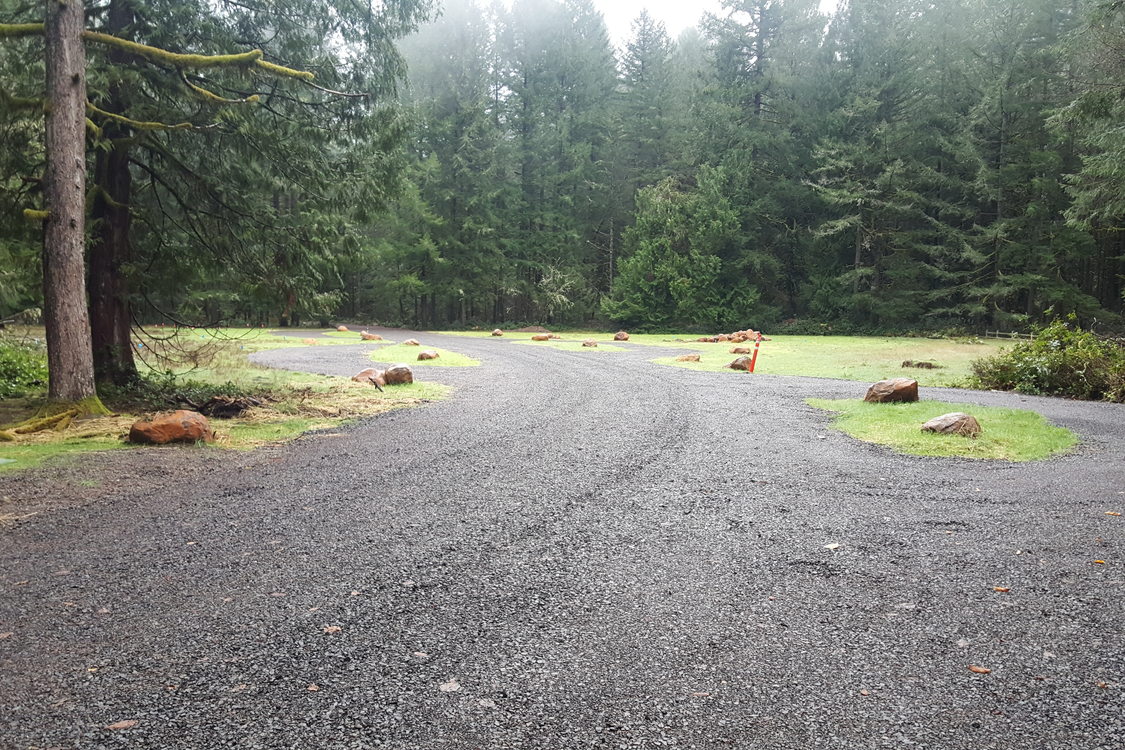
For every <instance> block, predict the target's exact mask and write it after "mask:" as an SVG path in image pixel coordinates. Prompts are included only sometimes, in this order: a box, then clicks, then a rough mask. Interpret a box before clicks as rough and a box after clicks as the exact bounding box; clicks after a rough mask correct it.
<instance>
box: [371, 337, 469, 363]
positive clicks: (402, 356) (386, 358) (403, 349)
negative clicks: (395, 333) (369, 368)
mask: <svg viewBox="0 0 1125 750" xmlns="http://www.w3.org/2000/svg"><path fill="white" fill-rule="evenodd" d="M422 351H428V352H437V353H438V358H437V359H428V360H424V361H421V362H419V361H418V352H422ZM368 356H369V357H370V358H371V359H372V360H373V361H375V362H383V363H388V364H393V363H395V362H404V363H406V364H408V365H410V366H411V367H476V366H477V365H479V364H480V360H479V359H473V358H472V357H467V356H465V355H464V354H459V353H457V352H452V351H450V350H448V349H438V348H437V347H436V346H426V343H425V342H422V345H421V346H403V345H402V344H396V345H394V346H388V347H382V348H379V349H376V350H375V351H373V352H371V354H370V355H368Z"/></svg>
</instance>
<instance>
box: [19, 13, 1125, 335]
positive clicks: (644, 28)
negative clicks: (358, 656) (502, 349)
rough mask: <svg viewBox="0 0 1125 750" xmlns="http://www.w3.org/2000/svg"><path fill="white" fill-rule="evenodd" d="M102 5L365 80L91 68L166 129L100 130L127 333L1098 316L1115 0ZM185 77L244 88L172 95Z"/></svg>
mask: <svg viewBox="0 0 1125 750" xmlns="http://www.w3.org/2000/svg"><path fill="white" fill-rule="evenodd" d="M121 5H127V6H129V7H130V8H131V9H132V14H131V15H130V16H129V17H128V18H127V19H126V23H124V25H123V26H122V27H121V28H119V29H116V32H117V33H123V34H131V35H133V37H134V38H143V39H145V40H148V41H149V42H150V43H159V44H160V46H161V47H163V48H166V49H172V50H176V51H207V52H211V53H219V52H238V51H241V50H242V49H243V48H246V47H261V48H265V49H266V50H267V52H269V53H271V54H274V55H276V56H277V58H278V59H280V60H282V61H283V62H287V63H290V64H292V65H293V66H294V67H300V68H302V69H309V70H315V71H316V72H317V76H318V78H317V80H318V81H320V82H322V83H323V85H324V86H325V87H327V88H330V89H332V90H333V91H340V92H347V91H351V90H356V89H359V90H363V91H368V92H372V93H374V95H375V96H374V97H371V98H369V99H368V100H364V101H365V105H361V104H360V103H358V102H357V100H356V99H354V98H351V97H348V96H337V97H331V96H329V97H325V98H322V99H319V100H312V99H310V98H308V97H301V96H299V95H294V94H292V93H291V92H288V91H287V90H286V89H285V88H284V87H278V86H276V85H273V84H269V85H263V84H260V83H258V84H255V85H253V86H251V85H249V84H248V83H247V82H246V81H244V80H243V78H240V77H239V74H238V72H237V71H233V72H229V73H224V72H221V71H208V72H207V73H206V74H205V75H204V76H200V77H192V78H188V77H185V79H184V81H182V82H180V81H175V80H173V81H172V83H168V82H167V81H165V80H163V79H159V78H158V77H157V76H156V74H155V73H153V72H151V71H148V72H144V71H141V70H140V69H139V68H138V67H137V66H134V65H132V64H131V62H130V61H129V60H121V59H118V60H109V62H111V63H114V64H113V65H107V66H105V67H103V68H100V69H97V70H95V71H94V72H92V73H91V74H90V79H91V86H92V90H96V91H98V92H100V93H99V96H100V97H101V98H100V99H99V100H98V101H99V102H100V103H101V104H100V105H99V106H104V107H105V108H106V109H107V110H108V109H111V108H117V109H113V111H118V109H119V110H120V111H122V112H128V113H129V116H130V117H131V118H133V119H134V121H147V120H150V119H160V120H164V121H168V122H172V121H175V118H180V119H184V120H186V121H191V122H194V123H196V127H194V128H192V129H191V132H180V131H176V130H161V131H153V132H147V133H144V134H143V136H144V137H143V138H142V137H141V134H138V133H135V132H132V131H129V132H125V133H123V134H122V136H123V137H122V138H120V139H119V140H120V141H122V142H125V141H130V142H131V139H135V143H136V148H135V149H133V150H131V151H130V153H129V157H128V160H127V161H126V164H127V167H126V170H125V171H126V174H125V178H126V179H128V180H129V181H130V182H131V188H132V192H131V198H130V200H129V202H128V211H127V214H128V216H129V220H128V224H127V226H125V227H124V231H126V233H127V235H128V237H127V242H126V243H125V245H126V246H127V247H126V250H127V252H125V253H123V254H121V255H119V256H117V257H114V258H110V259H109V260H108V262H110V263H111V265H112V269H111V270H112V274H114V275H115V278H120V279H121V280H122V282H123V283H122V284H121V285H120V287H119V288H117V290H116V291H113V290H111V294H118V295H119V296H121V297H123V298H125V301H126V302H127V303H128V307H129V310H130V312H129V316H130V318H131V319H132V322H133V323H134V324H139V323H146V322H158V321H164V322H172V321H182V322H188V323H196V324H201V323H208V322H218V321H222V322H227V323H232V322H247V323H251V324H266V325H273V324H278V323H281V324H293V325H295V324H301V323H305V324H318V323H324V322H327V321H328V320H331V319H334V318H340V317H343V318H348V319H362V320H368V321H375V320H377V321H379V322H381V323H384V324H405V325H411V326H429V327H438V326H449V325H473V324H486V323H507V322H526V323H532V322H534V323H547V324H553V325H582V324H590V323H593V322H599V323H600V322H605V323H612V324H614V325H626V326H630V327H634V328H645V329H650V330H656V329H671V328H677V327H687V328H696V329H706V330H712V331H714V330H730V329H735V328H743V327H746V326H753V327H755V328H767V327H768V328H773V329H782V328H784V329H787V330H793V331H802V330H807V331H810V332H811V331H818V330H826V329H828V328H831V329H832V330H835V331H902V330H923V329H925V330H948V329H962V330H972V329H981V328H984V327H992V328H1004V329H1012V328H1017V329H1018V328H1024V327H1026V326H1027V325H1028V324H1031V323H1035V322H1039V321H1043V320H1045V319H1048V318H1050V317H1053V316H1055V315H1061V314H1068V313H1077V315H1078V316H1079V318H1080V319H1081V320H1082V321H1083V322H1084V323H1086V324H1088V325H1089V324H1096V325H1098V326H1101V327H1110V328H1113V327H1116V326H1120V324H1121V312H1122V303H1123V299H1122V293H1123V285H1125V280H1123V277H1125V223H1123V222H1125V2H1122V1H1121V0H850V2H844V3H841V7H840V8H839V10H838V11H837V13H836V14H835V15H834V16H833V17H832V18H826V17H824V16H822V15H821V14H820V13H819V12H818V11H817V5H818V3H817V1H816V0H738V1H731V2H726V3H725V4H724V5H725V8H726V11H725V12H724V13H723V14H721V15H720V16H719V17H715V18H710V19H707V20H706V21H705V22H704V23H703V24H701V27H700V28H699V29H695V30H689V31H687V32H685V33H683V34H682V35H681V36H680V37H679V38H678V39H675V40H673V39H670V38H669V36H668V34H667V33H666V32H665V30H664V29H663V27H662V26H661V25H660V24H659V23H656V22H654V21H653V20H652V19H651V18H649V17H648V16H644V15H642V16H641V17H640V18H638V19H637V21H636V23H635V24H634V28H633V33H632V35H631V38H630V39H629V40H628V43H627V44H626V45H625V47H624V48H623V49H621V50H615V49H614V48H613V46H612V45H611V43H610V41H609V37H608V34H607V31H606V28H605V25H604V22H603V20H602V18H601V16H600V14H599V13H598V12H597V11H596V10H595V8H594V7H593V5H592V3H591V2H590V1H589V0H562V1H559V0H514V2H513V3H512V4H511V7H510V8H508V7H507V6H505V5H503V4H494V5H483V4H478V3H474V2H472V1H471V0H451V2H448V3H446V4H445V6H444V8H443V9H442V12H441V15H440V17H438V18H437V20H436V21H433V22H432V23H429V24H426V25H424V26H422V28H421V29H420V31H419V32H418V33H416V34H413V35H411V36H407V37H406V38H405V39H403V40H402V41H401V42H399V44H398V47H399V51H401V53H402V56H403V57H404V58H405V62H406V64H407V65H406V67H405V68H402V67H401V66H400V60H399V58H398V55H397V54H396V53H395V51H394V47H393V46H392V41H393V39H394V37H395V36H397V35H401V34H404V33H406V32H407V31H409V30H410V29H411V28H412V26H413V24H414V23H415V22H416V21H417V20H418V19H419V18H420V17H421V16H422V14H423V13H424V12H425V10H426V8H425V7H424V6H425V4H424V3H414V4H406V3H403V4H402V5H404V6H407V7H410V8H411V10H410V14H411V15H409V17H403V18H401V19H399V22H398V24H397V25H395V24H394V23H393V21H394V19H393V17H390V18H387V17H384V18H383V21H382V23H383V27H381V28H383V30H384V31H385V32H386V34H385V36H384V37H374V38H373V37H372V36H371V34H372V31H371V26H370V24H368V25H367V26H366V27H364V26H356V27H355V28H353V29H341V28H340V27H339V26H338V25H333V24H335V19H333V18H331V17H324V16H318V15H317V13H316V8H314V7H313V5H315V4H302V3H300V2H277V3H270V4H268V6H267V5H263V6H262V8H261V9H260V10H259V11H255V12H248V11H245V10H241V11H240V10H237V9H235V6H237V7H239V8H247V7H255V3H249V4H231V3H225V2H219V3H215V4H211V5H208V4H207V3H202V4H198V3H173V2H167V1H166V0H152V1H151V2H146V3H143V4H142V3H139V2H138V3H132V2H125V1H124V0H113V1H112V2H110V3H109V4H108V5H105V6H104V8H105V9H107V10H108V9H109V8H110V7H111V6H121ZM196 5H198V6H199V7H195V6H196ZM306 5H307V6H308V7H306ZM0 7H2V8H4V10H5V16H6V17H5V18H4V19H3V20H5V21H20V20H23V19H22V17H21V14H29V13H32V12H34V11H35V9H36V8H37V5H36V4H21V3H18V2H14V1H13V0H0ZM210 7H214V8H218V9H219V10H220V11H221V12H219V13H217V14H214V15H212V16H209V15H208V13H207V12H201V11H205V9H206V8H210ZM93 20H94V22H95V23H100V24H105V25H112V21H113V18H112V17H111V15H107V16H98V15H96V14H95V16H94V19H93ZM326 25H327V26H328V27H329V28H326ZM376 31H378V29H377V30H376ZM353 32H354V33H355V34H363V33H366V34H367V35H368V36H367V37H366V38H363V39H354V38H352V37H350V36H349V34H350V33H353ZM273 40H282V41H281V42H276V43H274V42H273ZM271 43H272V44H273V46H272V47H271ZM35 44H36V42H35V41H34V40H20V41H19V42H18V43H15V44H8V45H0V80H2V81H3V82H4V85H3V86H0V105H3V106H0V160H3V161H4V162H5V164H4V169H3V172H2V174H3V178H2V179H0V317H3V316H4V315H7V314H10V313H13V312H16V311H18V310H20V309H23V308H26V307H34V306H35V305H36V304H37V300H38V294H39V292H38V285H39V281H38V278H39V269H38V267H37V259H38V252H39V249H38V232H37V230H36V228H35V227H34V226H33V225H30V224H28V223H27V222H26V221H24V220H23V218H22V217H21V216H20V211H21V210H22V209H23V208H27V207H28V206H29V202H33V201H34V197H35V182H34V180H33V179H30V178H29V175H33V174H35V173H36V170H37V165H38V164H39V162H40V161H41V158H42V153H41V146H40V145H39V143H40V140H39V137H38V130H39V129H41V122H40V119H39V118H37V117H35V116H32V115H31V114H29V113H28V111H27V110H26V108H24V109H21V108H20V107H19V106H16V105H17V104H18V102H19V101H21V97H27V96H29V92H30V91H32V90H33V89H34V88H35V87H36V86H41V83H40V82H41V80H42V69H41V67H38V69H37V66H36V65H35V64H30V65H29V64H28V60H29V59H34V58H35V55H34V45H35ZM353 45H354V46H353ZM403 71H409V72H408V74H407V79H406V83H405V85H402V86H397V85H396V77H397V76H398V75H399V74H400V73H402V72H403ZM204 82H205V83H206V84H207V85H208V86H211V87H212V90H217V91H219V93H224V92H225V93H224V95H226V96H230V97H232V98H234V99H243V100H245V99H246V98H247V97H248V96H251V95H255V96H259V97H260V100H259V101H256V102H255V103H254V104H255V106H236V105H232V104H229V103H228V104H221V103H217V102H213V101H207V100H204V101H202V102H200V101H198V99H199V98H200V97H196V98H195V99H192V97H190V96H189V97H183V96H182V94H183V93H184V90H185V89H186V90H187V92H188V93H189V94H190V93H192V91H191V89H190V86H191V85H192V84H201V83H204ZM216 85H217V86H218V88H217V89H216V88H215V87H216ZM177 87H179V88H178V89H177ZM204 110H206V112H204ZM170 113H171V114H174V115H175V117H172V116H171V115H170ZM204 115H205V116H204ZM106 125H108V126H111V127H121V128H123V129H124V128H126V126H124V125H122V124H121V123H119V122H108V123H106ZM117 142H118V141H112V142H110V143H112V144H116V143H117ZM98 143H100V144H101V145H98ZM116 149H117V146H116V145H107V142H105V141H97V142H96V143H95V145H94V147H93V148H91V150H90V162H91V169H90V174H91V177H92V183H93V185H94V187H95V189H94V190H92V191H91V192H92V200H91V206H92V212H93V218H94V222H93V229H92V240H91V243H90V244H91V246H94V247H97V246H98V245H99V241H98V240H97V237H98V233H99V231H101V230H100V229H99V228H105V227H108V226H113V225H114V212H115V210H116V209H120V205H121V204H119V203H118V202H115V201H114V200H113V199H112V197H108V198H107V197H105V196H111V193H112V186H109V187H108V188H107V189H105V190H102V191H99V190H98V189H97V188H102V187H106V186H103V185H101V184H99V182H98V181H99V179H104V178H105V177H106V176H107V170H112V169H113V164H112V161H113V160H112V159H111V158H110V156H111V155H112V153H113V152H114V151H115V150H116ZM118 177H121V174H120V168H119V169H118ZM120 219H121V217H120V216H118V217H117V224H116V228H117V231H122V227H121V222H120ZM99 222H100V223H99ZM109 242H110V240H108V239H103V240H102V241H101V244H102V245H105V244H107V243H109ZM93 288H94V285H93V283H91V289H93ZM96 335H97V334H96V331H95V336H96Z"/></svg>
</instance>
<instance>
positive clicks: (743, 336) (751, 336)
mask: <svg viewBox="0 0 1125 750" xmlns="http://www.w3.org/2000/svg"><path fill="white" fill-rule="evenodd" d="M759 337H761V340H762V341H769V340H770V338H769V336H765V335H763V334H762V332H761V331H755V330H754V329H753V328H747V329H746V330H744V331H735V332H733V333H720V334H719V335H718V336H700V337H699V338H697V339H696V341H699V342H700V343H704V344H721V343H724V342H727V341H729V342H730V343H732V344H742V343H745V342H747V341H757V340H758V338H759Z"/></svg>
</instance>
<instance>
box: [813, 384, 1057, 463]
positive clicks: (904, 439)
mask: <svg viewBox="0 0 1125 750" xmlns="http://www.w3.org/2000/svg"><path fill="white" fill-rule="evenodd" d="M806 403H808V404H809V405H810V406H814V407H816V408H818V409H826V410H828V411H833V412H836V416H835V417H834V419H833V422H832V424H833V426H834V427H835V428H836V429H838V430H840V431H841V432H844V433H846V434H848V435H851V436H852V437H854V438H856V439H857V440H863V441H864V442H868V443H876V444H878V445H886V446H888V447H889V448H891V449H892V450H894V451H895V452H896V453H903V454H907V455H911V456H942V457H958V458H977V459H995V460H1003V461H1038V460H1040V459H1044V458H1049V457H1051V456H1055V455H1058V454H1060V453H1065V452H1067V451H1069V450H1070V449H1071V448H1073V447H1074V446H1075V445H1076V444H1077V443H1078V438H1077V437H1076V436H1075V435H1074V433H1073V432H1071V431H1070V430H1067V429H1065V428H1062V427H1056V426H1054V425H1052V424H1051V423H1050V422H1048V421H1047V420H1046V419H1044V418H1043V417H1042V416H1041V415H1039V414H1036V413H1035V412H1033V411H1026V410H1023V409H999V408H996V407H991V406H977V405H975V404H947V403H944V402H940V401H918V402H915V403H911V404H869V403H866V402H864V401H859V400H855V399H840V400H827V399H818V398H811V399H807V400H806ZM955 411H960V412H965V413H967V414H972V415H973V416H974V417H976V418H977V421H979V422H980V424H981V434H980V435H979V436H978V437H976V438H967V437H962V436H960V435H938V434H934V433H929V432H922V429H921V428H922V424H923V423H924V422H926V421H928V420H930V419H933V418H934V417H938V416H941V415H942V414H948V413H949V412H955Z"/></svg>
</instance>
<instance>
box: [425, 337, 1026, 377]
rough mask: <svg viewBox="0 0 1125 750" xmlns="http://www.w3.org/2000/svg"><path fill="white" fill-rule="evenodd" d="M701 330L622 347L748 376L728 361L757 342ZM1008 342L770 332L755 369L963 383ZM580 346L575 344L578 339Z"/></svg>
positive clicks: (632, 339) (523, 339) (686, 365)
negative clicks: (656, 350) (712, 339)
mask: <svg viewBox="0 0 1125 750" xmlns="http://www.w3.org/2000/svg"><path fill="white" fill-rule="evenodd" d="M441 333H443V334H444V335H450V336H472V337H482V338H488V337H490V332H489V331H442V332H441ZM559 335H560V336H562V340H563V342H580V341H582V340H583V339H586V338H592V339H594V340H596V341H598V342H600V343H615V345H616V346H622V344H620V343H616V342H613V333H612V332H609V333H607V332H605V331H562V332H559ZM531 336H532V334H530V333H516V332H512V333H509V332H505V333H504V336H503V337H496V338H495V339H494V340H495V341H497V342H498V343H501V342H505V341H518V342H526V341H529V340H530V339H531ZM696 338H698V334H688V333H679V334H677V333H640V334H630V336H629V342H628V344H624V346H629V345H633V346H651V347H664V348H668V349H677V350H680V353H682V354H694V353H698V354H699V355H700V361H699V362H676V361H675V359H676V356H677V355H676V354H668V355H664V356H660V357H657V358H655V359H653V360H652V361H653V362H656V363H657V364H661V365H669V366H673V367H684V368H687V369H691V370H706V371H711V372H725V373H730V374H732V375H739V376H743V377H747V376H748V375H747V373H745V372H739V371H735V370H730V369H727V368H726V365H727V364H729V363H730V362H732V361H733V360H734V359H735V358H736V357H738V356H739V355H737V354H732V353H731V352H730V349H731V348H732V347H734V346H740V347H749V348H753V346H754V344H753V342H747V343H743V344H732V343H730V342H722V343H717V344H710V343H705V342H701V341H695V339H696ZM1006 343H1007V342H1000V341H982V340H981V339H928V338H902V337H879V336H772V337H771V340H769V341H763V342H762V347H761V350H760V351H759V353H758V363H757V367H756V368H755V372H756V373H760V374H763V375H804V376H807V377H816V378H837V379H840V380H858V381H870V382H874V381H876V380H882V379H884V378H897V377H909V378H914V379H915V380H917V381H918V383H919V384H921V385H926V386H965V385H967V384H968V380H969V376H970V375H971V374H972V371H971V367H970V365H971V363H972V361H973V360H975V359H979V358H981V357H989V356H992V355H994V354H996V353H997V352H999V351H1000V349H1001V347H1002V346H1004V345H1005V344H1006ZM575 345H577V344H575ZM908 360H909V361H914V362H917V361H923V362H931V363H933V364H934V365H936V368H935V369H932V370H930V369H923V368H916V367H903V366H902V363H903V362H905V361H908Z"/></svg>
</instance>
